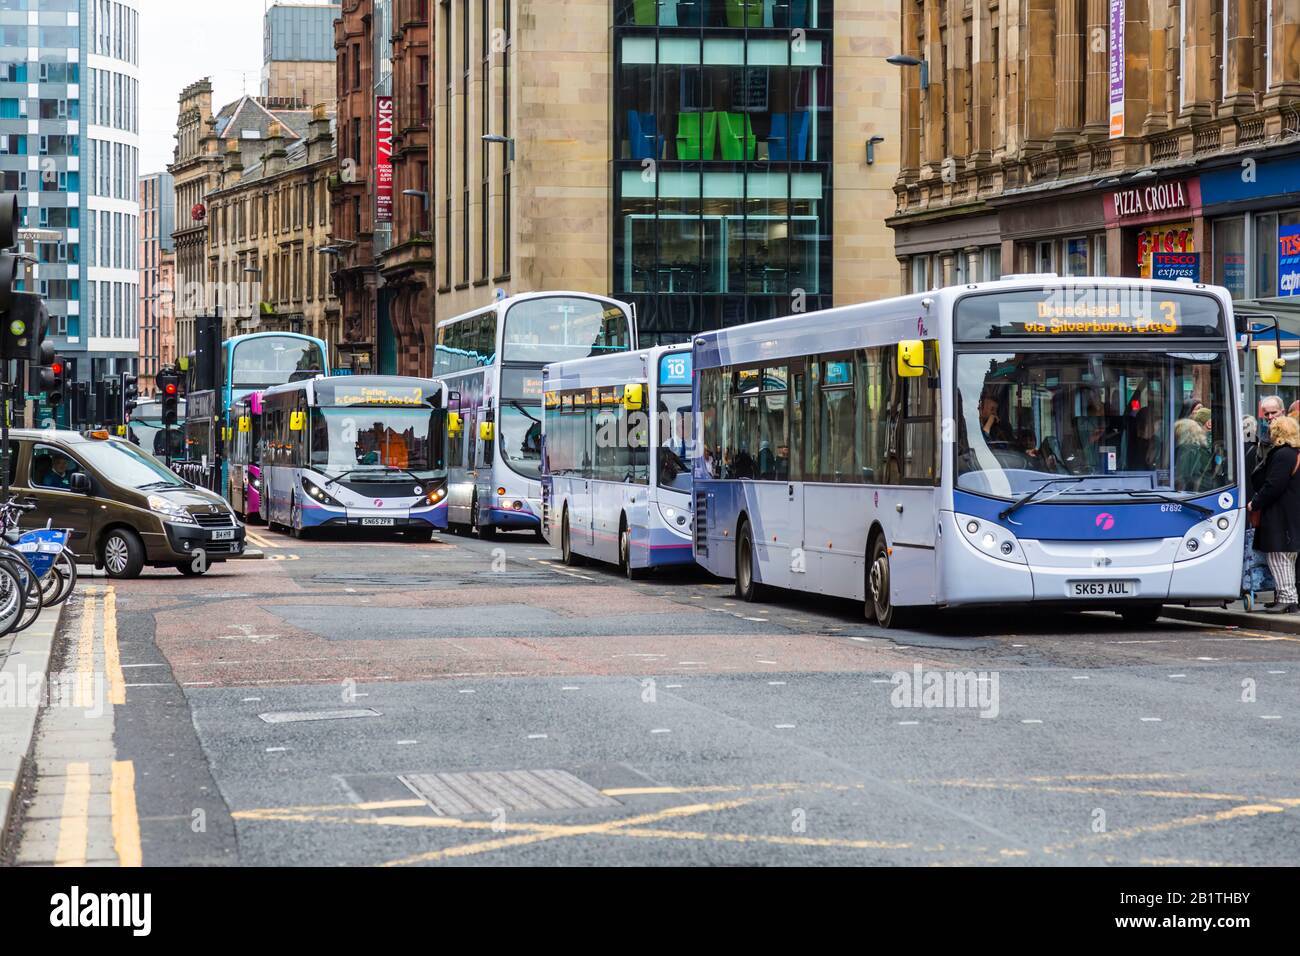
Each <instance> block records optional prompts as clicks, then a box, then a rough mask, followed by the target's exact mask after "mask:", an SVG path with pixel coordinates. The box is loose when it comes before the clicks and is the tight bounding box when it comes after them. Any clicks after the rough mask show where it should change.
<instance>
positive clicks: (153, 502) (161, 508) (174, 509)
mask: <svg viewBox="0 0 1300 956" xmlns="http://www.w3.org/2000/svg"><path fill="white" fill-rule="evenodd" d="M149 510H150V511H152V512H153V513H154V514H159V515H162V516H163V518H165V519H166V520H167V521H174V522H176V523H177V524H197V523H198V522H196V521H195V520H194V515H192V514H190V513H189V512H188V511H186V510H185V509H184V508H182V507H181V506H180V505H178V504H176V502H174V501H169V500H168V499H166V498H164V497H163V496H162V495H150V496H149Z"/></svg>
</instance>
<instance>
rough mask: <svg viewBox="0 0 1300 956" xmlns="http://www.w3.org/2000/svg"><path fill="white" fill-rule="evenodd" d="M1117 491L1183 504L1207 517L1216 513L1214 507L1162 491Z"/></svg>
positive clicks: (1172, 503)
mask: <svg viewBox="0 0 1300 956" xmlns="http://www.w3.org/2000/svg"><path fill="white" fill-rule="evenodd" d="M1115 493H1116V494H1120V495H1127V496H1128V497H1130V498H1137V497H1139V496H1140V497H1144V498H1151V499H1154V500H1155V501H1167V502H1169V503H1170V504H1171V505H1182V506H1183V507H1184V508H1190V509H1191V510H1192V511H1195V512H1196V513H1197V514H1200V515H1202V516H1203V517H1206V518H1209V517H1212V516H1213V515H1214V509H1213V508H1207V507H1205V505H1198V504H1197V503H1196V502H1194V501H1184V500H1183V499H1182V498H1175V497H1174V496H1173V495H1167V494H1164V493H1163V492H1160V491H1118V492H1115Z"/></svg>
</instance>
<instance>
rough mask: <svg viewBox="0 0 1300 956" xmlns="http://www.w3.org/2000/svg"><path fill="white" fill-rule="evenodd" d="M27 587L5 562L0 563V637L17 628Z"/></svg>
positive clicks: (23, 609)
mask: <svg viewBox="0 0 1300 956" xmlns="http://www.w3.org/2000/svg"><path fill="white" fill-rule="evenodd" d="M26 598H27V587H26V585H25V584H24V583H23V581H22V579H21V578H20V577H19V576H18V574H17V573H16V572H15V571H14V569H13V568H12V567H11V566H10V565H9V563H8V562H7V561H0V637H3V636H4V635H5V634H8V633H9V632H10V631H12V630H13V629H14V628H15V627H17V626H18V624H19V622H20V621H21V619H22V616H23V612H24V611H25V610H26V606H27V600H26Z"/></svg>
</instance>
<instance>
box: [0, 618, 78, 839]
mask: <svg viewBox="0 0 1300 956" xmlns="http://www.w3.org/2000/svg"><path fill="white" fill-rule="evenodd" d="M64 607H66V604H64V605H60V606H59V607H57V608H53V609H50V610H46V611H43V612H42V613H41V616H40V617H39V618H37V619H36V622H35V623H34V624H32V626H31V627H29V628H28V629H27V630H25V631H22V632H21V633H17V634H6V635H5V636H4V637H0V860H3V859H5V857H6V843H7V837H8V836H9V835H10V824H11V822H12V821H11V810H12V806H13V801H14V798H15V794H16V793H17V792H18V788H19V785H20V783H21V781H22V776H23V771H24V768H25V767H26V765H27V761H28V758H29V756H30V754H31V746H32V735H33V732H34V731H35V728H36V719H37V715H38V713H39V711H40V703H41V692H40V689H41V688H43V687H44V686H45V678H46V675H47V674H48V672H49V668H50V660H51V654H52V649H53V645H54V635H55V634H56V632H57V631H58V627H59V623H60V621H61V620H62V617H63V609H64ZM33 689H35V690H34V691H33Z"/></svg>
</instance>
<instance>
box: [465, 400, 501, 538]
mask: <svg viewBox="0 0 1300 956" xmlns="http://www.w3.org/2000/svg"><path fill="white" fill-rule="evenodd" d="M474 418H475V420H476V422H477V424H476V425H475V427H474V461H473V469H472V470H471V474H472V475H473V482H474V489H475V491H476V492H477V493H478V497H479V501H480V502H482V504H483V510H484V512H485V513H486V512H487V510H488V509H489V508H491V507H492V504H493V502H495V501H496V488H495V487H493V482H494V481H495V480H496V478H495V477H494V472H495V470H496V469H495V468H493V463H494V462H495V460H496V454H495V451H496V440H497V436H496V429H497V424H496V416H495V415H493V414H492V409H491V408H489V407H487V406H483V407H481V408H479V409H478V410H477V411H476V412H475V415H474Z"/></svg>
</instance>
